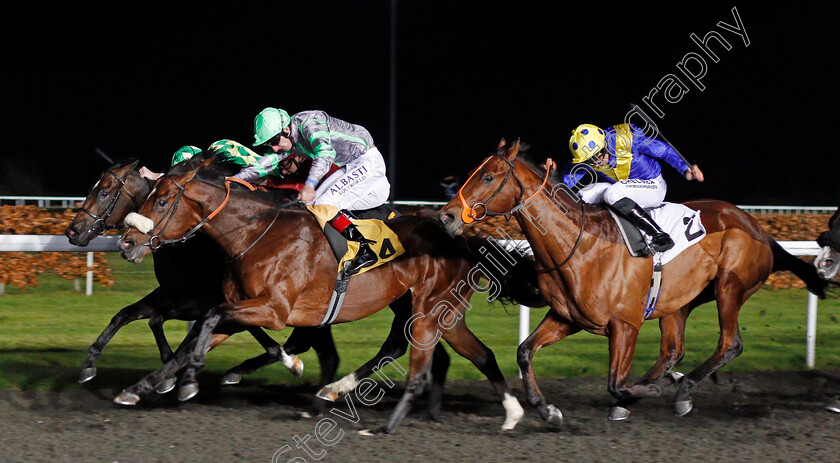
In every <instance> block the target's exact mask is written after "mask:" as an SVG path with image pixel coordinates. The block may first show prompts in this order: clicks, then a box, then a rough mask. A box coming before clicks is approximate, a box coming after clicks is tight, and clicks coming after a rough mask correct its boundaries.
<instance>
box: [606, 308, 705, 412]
mask: <svg viewBox="0 0 840 463" xmlns="http://www.w3.org/2000/svg"><path fill="white" fill-rule="evenodd" d="M689 313H691V309H690V308H689V306H686V307H683V308H682V309H681V310H679V311H677V312H674V313H671V314H668V315H666V316H664V317H662V318H660V319H659V331H660V333H661V340H660V345H659V357H658V358H657V359H656V363H655V364H654V365H653V366H652V367H651V368H650V369H649V370H648V371H647V373H645V374H644V375H643V376H642V377H641V378H640V379H639V381H638V382H636V385H637V386H647V385H650V384H657V383H658V382H659V381H660V379H662V377H663V376H665V375H668V377H669V378H671V384H674V383H676V381H677V380H678V379H679V378H680V377H681V376H682V374H681V373H678V372H674V371H673V368H674V366H676V365H677V364H678V363H679V362H680V361H681V360H682V359H683V356H685V321H686V318H687V317H688V314H689ZM639 399H640V397H628V398H626V399H623V400H622V402H621V404H620V406H622V407H627V406H629V405H632V404H634V403H636V402H637V401H638V400H639Z"/></svg>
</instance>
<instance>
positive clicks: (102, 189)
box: [65, 161, 449, 416]
mask: <svg viewBox="0 0 840 463" xmlns="http://www.w3.org/2000/svg"><path fill="white" fill-rule="evenodd" d="M137 165H138V161H128V162H120V163H117V164H114V165H113V166H111V167H110V168H108V169H107V170H106V171H104V172H103V173H102V174H101V175H100V177H99V180H98V181H97V182H96V184H95V185H94V186H93V187H92V188H91V190H90V192H89V193H88V195H87V197H86V198H85V200H84V202H83V204H82V206H81V208H80V209H79V212H78V213H77V214H76V216H75V217H74V218H73V221H72V222H71V223H70V225H68V226H67V229H66V230H65V234H66V235H67V237H68V239H69V240H70V243H71V244H74V245H76V246H86V245H87V244H88V243H90V241H91V240H92V239H93V238H95V237H97V236H100V235H102V234H104V233H105V232H106V231H108V230H111V229H115V228H119V227H120V226H121V224H122V221H123V219H124V218H125V217H126V216H127V215H128V214H129V213H130V212H137V211H138V210H139V209H140V206H141V205H142V204H143V203H144V202H145V200H146V196H147V195H148V194H149V191H150V190H151V182H149V181H147V180H146V179H144V178H143V177H142V176H141V175H140V172H139V171H138V169H137ZM412 212H415V211H412ZM154 270H155V277H156V278H157V281H158V284H159V286H158V287H157V288H155V290H154V291H152V292H151V293H149V294H148V295H146V296H145V297H143V298H142V299H140V300H139V301H137V302H135V303H133V304H130V305H128V306H126V307H124V308H123V309H121V310H120V311H119V312H118V313H117V314H116V315H114V317H113V318H112V319H111V322H110V323H109V324H108V326H107V327H106V328H105V330H104V331H103V332H102V334H100V335H99V337H97V339H96V341H95V342H94V343H93V344H92V345H91V346H90V348H89V349H88V354H87V357H86V358H85V361H84V363H83V365H82V371H81V373H80V375H79V382H81V383H84V382H87V381H90V380H91V379H93V378H94V377H95V376H96V366H95V362H96V360H97V359H98V358H99V357H100V356H101V355H102V352H103V350H104V349H105V346H106V345H107V344H108V342H109V341H110V340H111V339H112V338H113V337H114V335H115V334H116V333H117V331H119V330H120V329H121V328H122V327H123V326H125V325H127V324H128V323H131V322H133V321H136V320H142V319H149V327H150V328H151V330H152V333H153V334H154V337H155V341H156V343H157V347H158V350H159V351H160V357H161V361H162V362H163V363H166V362H168V361H169V360H170V359H171V358H172V349H171V348H170V346H169V343H168V342H167V340H166V336H165V335H164V331H163V323H164V322H165V321H166V320H196V319H200V318H201V317H203V316H204V314H205V313H207V311H208V310H210V309H211V308H213V307H215V306H217V305H219V304H220V303H222V302H223V301H224V294H223V293H222V278H223V275H224V255H223V254H222V252H221V250H220V249H219V247H218V246H217V245H216V244H215V243H214V242H213V241H212V240H211V239H210V238H209V237H208V236H206V235H204V234H197V235H196V236H195V237H194V238H193V239H191V240H188V241H185V242H183V243H177V244H176V243H173V244H171V245H168V246H163V247H161V248H160V249H158V250H157V251H156V252H155V259H154ZM391 308H392V310H393V311H394V314H395V318H394V322H393V324H392V326H391V333H390V334H389V336H388V338H387V340H386V341H385V343H384V344H383V346H382V348H381V349H380V351H379V353H378V354H377V355H376V357H374V358H373V359H371V360H370V361H368V362H367V363H366V364H365V365H364V366H362V367H360V368H359V369H358V370H356V371H355V372H354V374H355V375H356V377H358V378H363V377H366V376H368V375H369V374H370V373H371V371H372V369H373V367H374V366H376V365H378V364H379V362H381V361H382V359H383V358H397V357H400V356H402V355H403V354H404V353H405V351H406V350H407V347H408V341H407V340H406V339H405V336H404V335H403V326H404V325H405V324H406V323H407V322H408V319H409V317H410V316H411V299H410V297H408V296H403V297H401V298H399V299H397V300H396V301H394V302H393V303H392V304H391ZM249 332H250V333H251V334H252V335H253V336H254V337H255V338H256V339H257V341H258V342H259V343H260V344H261V345H262V346H263V347H264V348H265V349H266V353H265V354H263V355H260V356H258V357H256V358H254V359H250V360H246V361H245V362H243V363H242V364H240V365H237V366H235V367H233V368H231V369H230V370H229V371H228V372H227V373H225V375H224V376H223V378H222V384H236V383H238V382H239V381H240V379H241V377H242V375H245V374H248V373H251V372H253V371H256V370H257V369H258V368H261V367H263V366H265V365H268V364H270V363H273V362H276V361H280V360H282V361H283V363H284V364H285V365H287V366H288V367H289V369H290V370H291V371H292V373H294V374H295V375H298V376H299V375H300V374H301V373H302V367H303V363H302V362H300V361H299V359H298V358H297V354H300V353H302V352H305V351H307V350H308V349H309V348H310V347H312V348H313V349H315V351H316V352H317V354H318V361H319V363H320V364H321V380H320V385H321V386H325V385H327V384H329V383H330V382H331V381H333V380H334V379H335V372H336V371H337V369H338V362H339V359H338V352H337V351H336V348H335V343H334V342H333V338H332V332H331V330H330V327H329V326H324V327H319V328H301V329H295V330H293V331H292V334H291V335H290V336H289V338H288V340H287V341H286V343H285V344H284V345H283V346H282V347H281V346H280V345H279V344H277V343H276V342H275V341H274V339H272V338H271V337H270V336H268V335H267V334H266V333H265V332H264V331H263V330H261V329H259V328H251V329H249ZM448 364H449V356H448V354H447V353H446V350H445V349H444V348H443V346H440V347H439V348H437V349H436V351H435V362H434V363H433V375H432V376H433V378H434V383H433V385H432V389H431V392H432V394H431V397H430V403H429V411H430V414H431V415H432V416H435V415H436V413H437V411H438V410H439V407H440V388H441V387H442V384H443V381H444V379H445V377H446V369H447V366H448ZM175 384H176V378H175V377H171V378H168V379H167V380H166V381H164V382H163V383H162V384H161V385H160V386H159V388H158V392H160V393H165V392H168V391H169V390H171V389H172V388H174V387H175ZM195 392H196V389H195V387H190V386H187V387H186V388H185V390H184V392H183V393H182V398H187V395H189V394H193V395H194V394H195ZM324 405H325V404H324V402H323V400H322V399H320V398H317V397H316V398H315V399H314V401H313V408H314V409H315V412H316V413H319V412H320V411H321V410H322V408H323V406H324Z"/></svg>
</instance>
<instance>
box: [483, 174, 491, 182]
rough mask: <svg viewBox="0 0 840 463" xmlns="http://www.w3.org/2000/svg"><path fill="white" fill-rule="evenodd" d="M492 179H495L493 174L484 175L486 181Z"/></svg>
mask: <svg viewBox="0 0 840 463" xmlns="http://www.w3.org/2000/svg"><path fill="white" fill-rule="evenodd" d="M492 181H493V176H492V175H490V174H487V175H485V176H484V182H485V183H490V182H492Z"/></svg>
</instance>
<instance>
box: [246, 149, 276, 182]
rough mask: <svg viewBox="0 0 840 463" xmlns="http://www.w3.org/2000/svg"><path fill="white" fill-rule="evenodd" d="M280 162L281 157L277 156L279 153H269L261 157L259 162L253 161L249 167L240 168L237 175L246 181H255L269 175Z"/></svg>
mask: <svg viewBox="0 0 840 463" xmlns="http://www.w3.org/2000/svg"><path fill="white" fill-rule="evenodd" d="M279 163H280V157H279V156H277V153H272V154H268V155H265V156H263V157H261V158H260V159H259V160H258V161H257V162H254V163H251V164H250V165H249V166H248V167H245V168H243V169H242V170H240V171H239V173H238V174H236V175H235V177H236V178H239V179H242V180H245V181H246V182H253V181H254V180H257V179H259V178H262V177H265V176H266V175H268V173H269V172H271V171H273V170H274V169H276V168H277V165H278V164H279Z"/></svg>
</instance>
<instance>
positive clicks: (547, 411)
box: [440, 140, 825, 426]
mask: <svg viewBox="0 0 840 463" xmlns="http://www.w3.org/2000/svg"><path fill="white" fill-rule="evenodd" d="M546 164H547V166H546V167H548V169H549V170H548V171H546V170H545V169H542V168H540V167H537V166H535V165H534V163H532V162H530V161H528V160H527V159H526V158H525V157H524V153H523V154H522V155H520V143H519V141H517V142H515V143H513V144H511V145H507V144H506V143H505V142H504V140H503V141H502V143H501V144H500V145H499V148H498V150H497V152H496V153H495V154H493V155H491V156H489V157H488V158H487V159H486V160H485V161H484V162H483V163H482V164H481V165H480V166H479V167H478V168H476V169H475V170H474V171H473V172H472V174H471V176H470V177H469V179H468V180H467V181H466V183H464V185H463V186H462V187H461V189H460V190H459V192H458V195H457V196H456V197H455V198H453V199H452V200H451V201H449V203H447V204H446V205H445V206H444V207H443V208H442V209H441V212H440V220H441V222H442V223H443V224H444V226H445V228H446V229H447V231H449V232H450V233H453V234H458V233H461V232H462V230H463V228H464V226H465V225H466V224H468V223H472V222H475V221H479V220H482V219H483V218H485V217H487V216H492V215H507V216H510V215H512V216H513V217H515V218H516V220H517V222H518V223H519V225H520V227H521V228H522V231H523V233H524V234H525V236H526V237H527V239H528V242H529V243H530V245H531V249H532V250H533V252H534V256H535V259H536V263H537V267H538V272H539V274H540V276H539V289H540V291H541V293H542V294H543V296H544V297H546V298H547V299H548V301H549V305H550V307H551V309H550V310H549V312H548V313H547V314H546V316H545V318H544V319H543V320H542V322H541V323H540V324H539V326H538V327H537V328H536V329H535V330H534V332H533V333H532V334H531V335H530V336H529V337H528V338H527V339H526V340H525V341H524V342H523V343H522V344H521V345H520V346H519V348H518V351H517V360H518V363H519V366H520V368H521V370H522V372H523V382H524V387H525V391H526V393H527V400H528V403H529V404H531V405H532V406H534V407H536V408H537V410H538V412H539V414H540V416H541V417H542V418H543V419H545V420H546V421H548V422H549V423H552V424H555V425H558V426H559V425H560V424H561V423H562V413H561V412H560V411H559V410H558V409H557V408H556V407H554V405H551V404H548V403H547V402H546V400H545V398H544V397H543V395H542V393H541V392H540V389H539V387H538V385H537V383H536V379H535V377H534V371H533V367H532V359H533V355H534V353H535V352H536V351H537V350H539V349H540V348H542V347H545V346H548V345H550V344H552V343H554V342H556V341H559V340H560V339H563V338H564V337H566V336H568V335H570V334H573V333H576V332H578V331H580V330H585V331H589V332H591V333H595V334H599V335H602V336H606V337H608V338H609V378H608V390H609V392H610V393H611V394H612V395H613V396H614V397H615V398H616V399H618V403H617V404H616V405H615V406H614V407H613V410H612V412H611V415H610V418H611V419H614V420H620V419H626V418H627V417H628V416H629V410H628V409H627V408H626V406H627V405H629V404H631V403H633V402H634V401H636V400H638V399H639V398H641V397H650V396H658V395H660V394H661V393H662V389H661V388H660V387H659V386H658V385H656V384H653V382H654V381H656V380H658V379H659V378H660V377H661V376H662V375H663V373H665V372H666V371H669V370H670V369H671V368H672V367H673V366H674V365H676V363H678V362H679V361H680V360H681V359H682V357H683V355H684V351H685V346H684V331H685V323H686V319H687V317H688V315H689V313H690V312H691V311H692V309H694V308H695V307H697V306H698V305H700V304H703V303H706V302H710V301H713V300H715V301H717V308H718V315H719V323H720V328H721V333H720V340H719V343H718V346H717V349H716V350H715V352H714V354H713V355H712V356H711V357H710V358H709V359H708V360H706V361H705V362H703V363H702V364H701V365H699V366H698V367H697V368H695V369H694V370H693V371H692V372H691V373H689V374H688V375H687V376H683V377H682V378H680V379H679V380H678V391H677V394H676V400H675V404H674V407H675V412H676V413H677V414H678V415H684V414H686V413H688V412H689V411H690V410H691V409H692V407H693V404H692V402H691V396H690V394H691V391H692V389H693V388H694V387H695V385H696V384H697V383H698V382H700V381H701V380H702V379H704V378H705V377H706V376H708V375H710V374H712V373H713V372H714V371H716V370H717V369H719V368H720V367H722V366H724V365H726V364H727V363H728V362H729V361H731V360H732V359H733V358H735V357H737V356H738V355H739V354H740V353H741V351H742V349H743V344H742V342H741V336H740V332H739V328H738V312H739V310H740V308H741V306H742V304H743V303H744V301H745V300H746V299H747V298H748V297H749V296H750V295H752V294H753V293H755V292H756V291H757V290H758V289H759V288H760V287H761V286H762V284H763V282H764V281H765V280H766V279H767V277H768V276H769V275H770V273H771V272H773V271H776V270H792V271H793V272H794V273H795V274H796V275H797V276H799V277H800V278H802V279H803V280H804V281H805V282H806V283H807V285H808V288H809V290H811V291H812V292H814V293H815V294H818V295H820V296H821V297H825V283H824V282H823V281H822V280H820V278H819V277H818V276H817V275H816V272H815V271H814V269H813V267H811V266H810V265H808V264H806V263H804V262H802V261H800V260H799V259H796V258H795V257H793V256H791V255H790V254H788V253H787V252H786V251H784V250H783V249H782V248H781V246H779V244H778V243H776V241H775V240H774V239H773V238H772V237H770V236H769V235H768V234H767V233H766V232H765V231H764V230H762V228H761V227H760V226H759V224H758V223H757V222H756V221H755V220H754V219H753V218H752V217H751V216H750V215H749V214H747V213H745V212H743V211H742V210H740V209H738V208H737V207H736V206H734V205H732V204H729V203H726V202H722V201H713V200H701V201H691V202H688V203H685V205H686V206H688V207H689V208H691V209H695V210H699V211H700V217H701V220H702V223H703V225H704V227H705V229H706V231H707V236H706V237H704V238H703V239H702V240H700V241H699V243H697V244H696V245H694V246H691V247H689V248H688V249H686V250H685V251H683V252H682V253H681V254H680V255H679V256H678V257H676V258H675V259H673V260H672V261H670V262H668V263H667V264H665V265H664V267H663V270H662V286H661V292H660V294H659V299H658V302H657V305H656V309H655V311H654V312H653V313H652V316H651V318H659V324H660V329H661V331H662V340H661V348H660V356H659V359H658V360H657V362H656V364H655V365H654V366H653V367H652V368H651V369H650V370H649V371H648V372H647V373H646V374H645V375H644V376H643V377H642V378H641V379H640V380H639V382H638V383H637V384H635V385H632V386H628V385H626V382H627V379H628V375H629V372H630V365H631V361H632V358H633V353H634V350H635V346H636V339H637V336H638V333H639V328H640V327H641V325H642V322H643V321H644V320H645V317H644V314H643V312H644V308H645V303H646V300H647V296H648V293H649V290H650V283H651V275H652V273H653V258H652V257H647V258H641V257H632V256H631V255H630V253H629V252H628V251H627V248H626V246H625V244H624V241H623V239H622V236H621V234H620V232H619V229H618V227H617V225H616V224H615V221H614V220H613V218H612V217H611V216H610V214H609V212H608V211H607V210H606V209H605V208H604V207H602V206H594V205H587V204H584V203H583V201H581V200H580V199H579V197H578V196H577V195H576V194H575V193H574V192H572V191H571V190H570V189H568V188H566V187H565V185H564V184H563V183H562V182H558V181H557V179H556V178H553V177H551V175H550V170H551V167H552V166H551V165H552V164H553V162H549V161H547V162H546Z"/></svg>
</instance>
